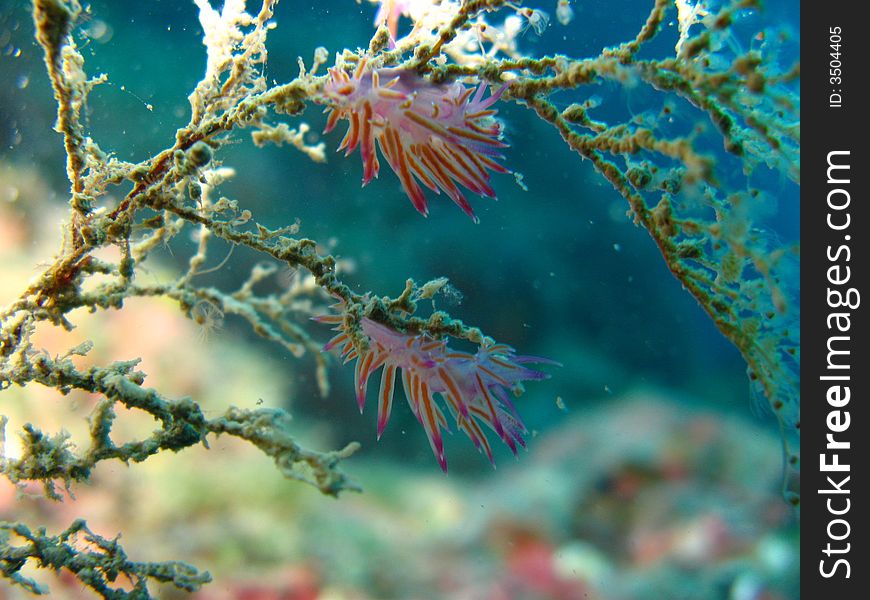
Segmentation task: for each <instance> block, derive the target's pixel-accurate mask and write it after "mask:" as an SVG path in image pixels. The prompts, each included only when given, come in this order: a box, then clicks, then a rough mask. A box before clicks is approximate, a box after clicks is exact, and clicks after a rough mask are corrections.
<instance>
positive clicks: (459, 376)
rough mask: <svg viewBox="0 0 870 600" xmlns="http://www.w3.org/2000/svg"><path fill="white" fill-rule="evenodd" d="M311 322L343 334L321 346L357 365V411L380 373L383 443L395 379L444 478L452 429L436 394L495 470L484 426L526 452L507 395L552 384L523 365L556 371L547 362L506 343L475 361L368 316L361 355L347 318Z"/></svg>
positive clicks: (520, 426)
mask: <svg viewBox="0 0 870 600" xmlns="http://www.w3.org/2000/svg"><path fill="white" fill-rule="evenodd" d="M339 306H341V305H339ZM314 320H316V321H319V322H321V323H328V324H332V325H335V330H336V331H338V332H339V333H338V334H337V335H336V336H335V337H333V338H332V339H331V340H330V341H329V342H328V343H327V344H326V346H324V350H325V351H327V350H330V349H332V348H338V349H339V351H340V353H341V356H342V357H343V358H344V361H345V362H349V361H353V360H356V377H355V388H356V399H357V403H358V405H359V409H360V412H362V410H363V408H364V407H365V401H366V389H367V386H368V380H369V378H370V377H371V376H372V374H374V373H375V372H376V371H377V370H378V369H381V368H383V371H382V372H381V385H380V392H379V394H378V438H379V439H380V437H381V435H382V434H383V432H384V429H385V428H386V426H387V422H388V421H389V418H390V411H391V408H392V404H393V393H394V391H395V384H396V375H397V374H398V375H399V376H400V377H401V380H402V386H403V388H404V391H405V398H406V399H407V401H408V405H409V406H410V407H411V411H412V412H413V413H414V416H415V417H417V420H418V421H419V422H420V424H421V425H422V426H423V429H425V431H426V436H427V437H428V438H429V445H430V446H431V447H432V451H433V452H434V453H435V458H437V459H438V464H439V465H441V469H442V470H444V471H445V472H446V471H447V459H446V457H445V455H444V443H443V439H442V437H441V430H442V429H446V430H448V431H449V429H450V428H449V426H448V423H447V418H446V417H445V416H444V413H443V412H442V409H441V407H440V406H439V404H438V403H437V402H436V401H435V397H434V395H435V394H439V395H440V396H441V398H442V400H443V403H442V405H443V406H446V407H447V409H448V411H449V413H450V415H451V416H452V417H453V419H454V420H455V421H456V425H457V427H458V428H459V429H461V430H462V431H464V432H465V434H466V435H467V436H468V437H469V438H471V441H472V442H474V445H475V446H476V447H477V449H478V450H480V451H482V452H485V453H486V456H487V458H489V460H490V462H492V463H493V466H494V465H495V462H494V460H493V455H492V448H491V447H490V445H489V441H488V440H487V438H486V434H485V433H484V431H483V429H482V428H481V424H485V425H487V426H488V427H489V428H490V429H492V430H493V431H495V433H496V434H497V435H498V436H499V437H500V438H501V439H502V441H503V442H504V443H505V444H507V446H508V447H509V448H510V449H511V451H512V452H513V453H514V455H516V454H517V446H518V445H519V446H522V447H525V445H526V444H525V440H524V439H523V434H524V433H525V432H526V428H525V426H524V425H523V423H522V421H521V420H520V416H519V414H517V411H516V408H515V407H514V405H513V402H511V399H510V394H511V393H514V394H517V395H519V393H521V392H522V391H523V388H522V385H521V382H522V381H529V380H540V379H546V378H547V377H549V375H547V374H546V373H543V372H541V371H536V370H535V369H530V368H528V367H526V366H524V365H525V364H528V363H547V364H553V365H558V364H559V363H556V362H554V361H551V360H549V359H546V358H539V357H535V356H517V355H515V354H514V349H513V348H511V347H510V346H507V345H505V344H493V345H490V346H486V347H481V348H480V349H478V351H477V352H476V353H474V354H471V353H468V352H456V351H453V350H451V349H450V348H448V347H447V343H446V342H445V341H444V340H436V339H433V338H431V337H429V336H426V335H411V334H407V333H400V332H398V331H395V330H393V329H390V328H389V327H386V326H384V325H381V324H380V323H376V322H375V321H373V320H371V319H369V318H366V317H363V318H362V320H361V323H360V325H361V330H362V333H364V334H365V335H366V336H367V337H368V340H369V344H368V349H367V350H365V351H364V352H363V353H362V354H361V355H360V354H359V352H358V350H357V348H355V347H354V344H353V342H352V341H351V337H350V335H349V334H348V333H347V331H345V324H344V319H343V317H342V316H340V315H324V316H320V317H314Z"/></svg>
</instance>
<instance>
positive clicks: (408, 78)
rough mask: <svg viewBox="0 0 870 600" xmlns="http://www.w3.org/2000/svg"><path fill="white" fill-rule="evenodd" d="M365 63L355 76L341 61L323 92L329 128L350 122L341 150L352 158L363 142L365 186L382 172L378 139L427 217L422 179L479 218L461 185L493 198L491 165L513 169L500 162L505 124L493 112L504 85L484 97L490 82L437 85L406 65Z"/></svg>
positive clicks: (406, 190)
mask: <svg viewBox="0 0 870 600" xmlns="http://www.w3.org/2000/svg"><path fill="white" fill-rule="evenodd" d="M366 64H367V62H366V60H365V59H361V60H360V62H359V64H358V65H357V67H356V70H355V72H354V74H353V76H350V75H348V74H347V73H346V72H344V71H343V70H342V69H339V68H337V67H336V68H332V69H330V70H329V81H328V82H327V83H326V86H325V88H324V96H325V98H326V101H327V102H328V103H329V105H330V106H329V108H328V109H327V111H328V112H329V118H328V121H327V124H326V129H325V130H324V133H327V132H329V131H332V129H333V128H334V127H335V126H336V124H337V123H338V121H339V120H341V119H344V120H347V121H348V122H349V124H350V125H349V127H348V130H347V133H346V134H345V136H344V139H343V140H342V142H341V145H340V146H339V148H338V149H339V150H344V151H345V156H347V155H348V154H350V153H351V152H353V151H354V150H355V149H356V148H357V146H359V148H360V154H361V155H362V162H363V185H366V184H367V183H369V182H370V181H371V180H372V178H374V177H377V176H378V170H379V168H380V163H379V161H378V155H377V152H376V150H375V142H377V145H378V148H379V149H380V152H381V154H382V155H383V156H384V158H386V160H387V163H388V164H389V165H390V168H391V169H392V170H393V171H394V172H395V173H396V175H398V177H399V180H400V181H401V183H402V188H403V189H404V191H405V193H406V194H407V195H408V198H410V200H411V203H412V204H413V205H414V208H416V209H417V210H418V211H419V212H420V213H421V214H422V215H423V216H426V215H427V214H428V213H429V209H428V206H427V204H426V197H425V195H424V194H423V191H422V190H421V189H420V186H419V185H418V182H420V183H422V184H423V185H424V186H426V187H427V188H429V189H430V190H432V191H433V192H435V193H436V194H438V193H441V191H444V193H446V194H447V195H448V196H449V197H450V199H451V200H453V201H454V202H455V203H456V204H457V205H458V206H459V207H460V208H461V209H462V210H463V211H464V212H465V214H467V215H468V216H470V217H471V218H472V219H473V220H474V221H475V222H477V221H478V218H477V217H476V216H475V214H474V211H473V210H472V208H471V205H470V204H469V203H468V201H467V200H466V199H465V196H463V194H462V192H461V191H460V190H459V186H458V185H457V184H459V185H461V186H462V187H465V188H466V189H469V190H471V191H472V192H474V193H475V194H478V195H481V196H488V197H490V198H495V191H493V189H492V187H491V186H490V185H489V171H495V172H498V173H507V172H508V171H507V169H505V167H503V166H502V165H500V164H499V163H498V161H499V160H501V159H503V158H504V157H503V156H502V155H501V153H500V152H501V149H502V148H504V147H506V146H507V144H505V143H504V142H503V141H502V139H501V138H502V124H501V122H500V121H498V120H497V119H496V118H495V117H494V115H495V114H496V112H497V111H496V110H494V109H493V108H491V107H492V105H493V104H495V103H496V101H498V99H499V98H500V97H501V94H502V93H503V92H504V89H505V87H506V86H502V87H500V88H499V89H498V90H496V91H495V92H494V93H492V94H491V95H490V96H489V97H486V98H485V97H484V96H485V94H486V88H487V85H486V84H485V83H481V84H480V85H479V86H478V88H477V90H476V91H475V89H474V88H469V87H466V86H465V85H463V84H461V83H459V82H453V83H447V84H434V83H432V82H430V81H429V80H428V79H426V78H424V77H422V76H420V75H419V74H418V73H417V72H415V71H412V70H408V69H403V68H386V69H368V68H367V67H366Z"/></svg>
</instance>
